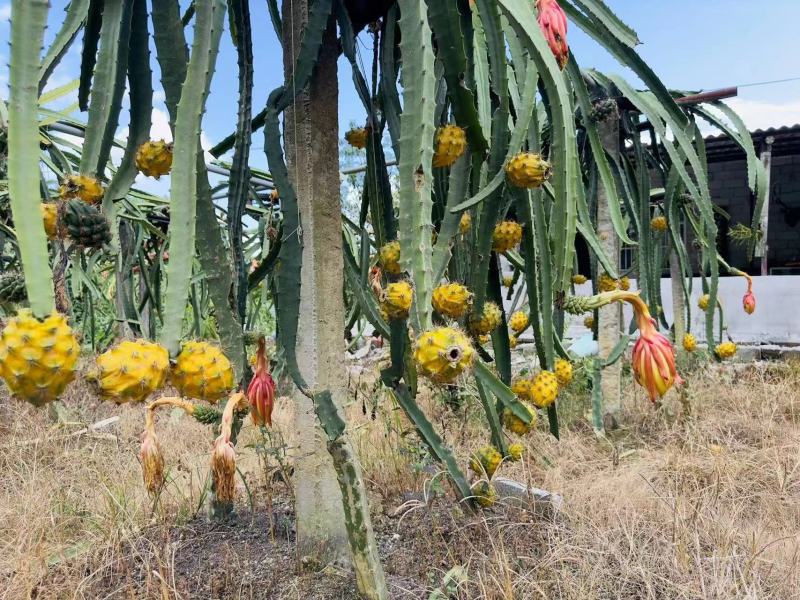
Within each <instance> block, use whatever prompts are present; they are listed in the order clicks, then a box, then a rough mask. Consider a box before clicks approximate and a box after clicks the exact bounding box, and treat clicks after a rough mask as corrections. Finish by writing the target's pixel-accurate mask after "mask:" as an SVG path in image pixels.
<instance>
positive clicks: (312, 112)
mask: <svg viewBox="0 0 800 600" xmlns="http://www.w3.org/2000/svg"><path fill="white" fill-rule="evenodd" d="M307 22H308V1H307V0H293V1H289V0H284V2H283V31H284V40H283V47H284V49H285V52H284V69H285V72H286V79H287V81H291V73H292V69H293V68H294V63H295V59H296V55H297V53H298V51H299V49H300V41H301V40H302V39H303V30H304V29H305V26H306V23H307ZM338 55H339V48H338V43H337V40H336V27H335V25H334V23H333V21H331V23H330V25H329V27H328V30H327V32H326V33H325V38H324V41H323V47H322V49H321V51H320V57H319V62H318V63H317V66H316V69H315V70H314V76H313V78H312V81H311V84H310V85H309V89H308V90H307V91H305V92H302V93H300V94H299V95H298V97H297V99H296V101H295V102H294V103H293V104H292V106H291V107H290V108H289V109H288V110H287V111H286V113H285V120H284V137H285V140H286V161H287V166H288V168H289V176H290V178H291V180H292V183H293V184H294V186H295V189H296V190H297V198H298V204H299V209H300V212H301V214H302V236H303V271H302V276H301V286H302V288H301V289H302V291H301V300H300V324H299V329H298V336H297V337H298V347H297V355H298V358H299V367H300V371H301V373H302V375H303V378H304V379H305V381H306V383H308V385H309V387H310V389H312V390H325V389H327V390H330V391H331V394H332V396H333V400H334V402H335V403H336V404H337V405H338V406H340V407H341V402H342V400H343V398H344V397H345V391H346V390H345V389H344V385H345V382H346V381H347V377H346V373H345V367H344V361H343V354H344V340H343V328H344V303H343V302H344V301H343V298H342V281H343V279H344V275H343V263H342V233H341V231H342V223H341V206H340V197H339V147H338V131H339V122H338V112H337V109H338V102H337V98H338V94H339V90H338V81H337V68H336V59H337V57H338ZM294 401H295V422H294V429H295V433H296V435H297V445H298V451H297V452H298V456H297V459H296V460H295V463H294V477H293V479H294V486H295V511H296V516H297V545H298V551H299V554H300V556H309V557H311V558H312V559H313V560H314V561H315V562H320V563H326V562H331V561H340V562H342V561H344V562H349V551H348V543H347V532H346V529H345V517H344V510H343V507H342V494H341V491H340V490H339V485H338V483H337V480H336V473H335V471H334V468H333V463H332V461H331V456H330V454H329V453H328V449H327V444H326V439H325V437H324V434H323V432H322V429H321V427H320V426H319V424H318V422H317V417H316V414H315V412H314V406H313V403H312V402H311V400H310V399H309V398H307V397H306V396H304V395H303V394H301V393H299V392H296V393H295V394H294Z"/></svg>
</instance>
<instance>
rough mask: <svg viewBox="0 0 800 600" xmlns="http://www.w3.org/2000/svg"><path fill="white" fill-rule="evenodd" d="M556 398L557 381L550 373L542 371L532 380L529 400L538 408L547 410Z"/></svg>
mask: <svg viewBox="0 0 800 600" xmlns="http://www.w3.org/2000/svg"><path fill="white" fill-rule="evenodd" d="M557 397H558V379H557V378H556V376H555V374H554V373H552V372H550V371H542V372H541V373H539V374H538V375H536V377H534V378H533V386H532V387H531V398H532V399H533V403H534V404H535V405H536V406H538V407H539V408H547V407H548V406H550V405H551V404H553V402H555V401H556V398H557Z"/></svg>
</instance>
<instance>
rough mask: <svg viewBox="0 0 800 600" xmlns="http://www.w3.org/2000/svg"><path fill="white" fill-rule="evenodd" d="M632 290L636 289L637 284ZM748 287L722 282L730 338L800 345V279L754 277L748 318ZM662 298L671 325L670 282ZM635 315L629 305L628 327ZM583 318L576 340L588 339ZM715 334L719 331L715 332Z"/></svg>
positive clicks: (697, 288) (699, 331)
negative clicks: (753, 302)
mask: <svg viewBox="0 0 800 600" xmlns="http://www.w3.org/2000/svg"><path fill="white" fill-rule="evenodd" d="M631 283H632V289H635V287H636V284H635V282H633V281H632V282H631ZM577 288H578V289H577V290H576V293H577V294H579V295H589V294H591V293H592V289H591V284H589V283H586V284H584V285H581V286H577ZM746 288H747V284H746V282H745V280H744V279H742V278H741V277H723V278H720V281H719V298H720V302H722V308H723V310H724V311H725V322H726V324H727V327H728V334H729V335H730V336H731V338H732V339H733V340H734V341H735V342H737V343H742V344H798V345H800V277H793V276H772V277H753V293H754V294H755V296H756V312H755V313H753V314H752V315H748V314H747V313H745V312H744V310H742V296H744V293H745V290H746ZM701 290H702V287H701V281H700V279H699V278H695V280H694V282H693V284H692V306H691V309H692V323H691V331H692V333H693V334H694V335H695V336H697V338H698V340H705V313H703V312H702V311H700V309H698V308H697V299H698V298H699V297H700V295H701ZM661 294H662V298H663V299H664V311H665V313H666V319H667V322H669V323H671V322H672V294H671V290H670V280H669V279H666V278H665V279H662V280H661ZM632 317H633V313H632V311H631V310H630V308H629V307H628V306H627V305H626V307H625V323H626V325H625V326H627V323H629V322H630V319H631V318H632ZM583 318H584V317H583V316H581V317H572V318H571V319H570V321H569V329H568V331H567V335H568V336H569V337H571V338H573V339H577V338H579V337H582V336H585V335H586V334H587V329H586V328H585V327H584V326H583ZM714 331H715V333H714V335H717V334H716V331H717V330H716V329H715V330H714Z"/></svg>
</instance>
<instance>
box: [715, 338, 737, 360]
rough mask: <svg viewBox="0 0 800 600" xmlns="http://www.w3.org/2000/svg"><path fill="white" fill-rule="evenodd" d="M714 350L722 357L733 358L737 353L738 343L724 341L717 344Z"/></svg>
mask: <svg viewBox="0 0 800 600" xmlns="http://www.w3.org/2000/svg"><path fill="white" fill-rule="evenodd" d="M714 352H715V353H716V355H717V356H718V357H719V358H721V359H726V358H731V357H733V356H734V355H735V354H736V344H734V343H733V342H722V343H721V344H717V347H716V348H715V349H714Z"/></svg>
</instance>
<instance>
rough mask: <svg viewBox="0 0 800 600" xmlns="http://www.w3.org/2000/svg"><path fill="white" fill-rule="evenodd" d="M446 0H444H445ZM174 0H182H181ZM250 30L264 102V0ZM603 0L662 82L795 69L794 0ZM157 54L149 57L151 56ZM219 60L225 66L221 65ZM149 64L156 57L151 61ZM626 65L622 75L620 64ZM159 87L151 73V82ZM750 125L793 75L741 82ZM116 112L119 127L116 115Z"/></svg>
mask: <svg viewBox="0 0 800 600" xmlns="http://www.w3.org/2000/svg"><path fill="white" fill-rule="evenodd" d="M445 1H446V0H445ZM51 4H52V8H51V15H50V28H49V30H48V40H47V41H48V42H49V40H51V39H52V37H53V36H54V35H55V30H56V28H57V27H58V25H59V24H60V22H61V19H62V15H63V12H62V11H63V9H64V7H65V6H66V4H67V2H66V0H52V1H51ZM182 4H183V5H186V4H188V2H187V1H186V0H182ZM250 4H251V10H252V17H253V24H254V30H255V36H254V37H255V48H254V50H255V109H256V110H258V109H259V108H260V107H261V106H263V105H264V104H265V102H266V98H267V95H268V94H269V92H270V90H272V89H273V88H274V87H276V86H277V85H279V84H280V83H281V81H282V62H281V51H280V46H279V45H278V42H277V39H276V37H275V34H274V32H273V30H272V26H271V23H270V20H269V17H268V14H267V11H266V2H264V1H263V0H254V1H252V2H251V3H250ZM608 4H609V5H610V6H611V8H612V9H613V10H614V11H615V12H616V13H617V14H618V15H620V16H621V17H622V18H623V19H624V20H625V21H626V22H627V23H628V24H629V25H631V26H632V27H633V28H634V29H635V30H636V31H637V33H638V34H639V38H640V39H641V40H642V42H643V44H642V45H641V46H639V52H640V54H641V55H642V56H643V58H644V59H645V60H646V61H647V62H648V63H649V64H650V65H651V66H652V67H653V69H654V70H655V72H656V73H657V74H658V75H659V76H660V77H661V78H662V80H663V81H664V82H665V83H666V84H667V86H668V87H672V88H680V89H698V90H699V89H714V88H719V87H725V86H729V85H736V84H746V83H755V82H763V81H771V80H778V79H785V78H791V77H800V61H798V60H797V57H798V56H800V36H797V35H796V27H797V23H798V21H800V0H761V1H759V2H753V1H752V0H747V1H745V0H693V1H692V0H672V1H670V2H663V1H662V2H656V1H652V0H651V1H642V0H608ZM9 14H10V2H9V1H8V0H0V95H2V96H3V97H5V96H6V95H7V90H6V83H7V62H8V45H7V43H6V42H7V41H8V37H9V25H8V23H9ZM568 37H569V42H570V46H571V48H572V50H573V52H574V53H575V55H576V57H577V59H578V62H579V63H580V64H581V65H582V66H584V67H594V68H597V69H599V70H601V71H607V72H623V71H622V69H621V67H620V66H619V65H618V64H617V63H616V62H615V61H614V59H613V58H611V57H610V56H609V55H607V54H606V53H605V52H604V51H603V50H601V49H600V48H599V47H598V46H597V45H596V44H595V43H594V42H593V41H591V40H590V39H589V38H587V37H586V36H584V35H583V34H582V32H580V30H578V29H577V27H571V28H570V31H569V36H568ZM371 44H372V40H371V38H370V37H369V36H367V35H362V36H361V38H360V54H361V57H362V60H363V65H364V67H365V68H367V69H368V68H369V63H370V61H371V56H372V51H371ZM79 61H80V42H79V41H78V42H76V44H75V45H74V46H73V48H72V50H71V51H70V53H69V54H68V55H67V56H66V57H65V59H64V61H63V64H62V65H61V66H60V67H59V68H58V69H57V71H56V72H55V73H54V75H53V78H52V84H53V85H61V84H64V83H66V82H68V81H69V80H70V79H74V78H75V77H77V74H78V65H79ZM154 62H155V61H154ZM219 65H225V66H226V67H225V68H219ZM235 65H236V54H235V50H234V49H233V47H232V45H231V43H230V38H229V37H228V36H227V33H226V35H225V37H223V44H222V49H221V52H220V55H219V58H218V69H217V73H216V76H215V78H214V83H213V87H212V93H211V96H210V98H209V104H208V112H207V118H206V119H205V123H204V138H205V140H206V143H214V142H216V141H218V140H219V139H221V138H222V137H224V136H225V135H227V134H228V133H230V131H232V129H233V128H234V124H235V117H236V96H237V73H236V66H235ZM156 66H157V65H156ZM627 75H629V76H630V74H629V73H628V74H627ZM155 86H156V88H157V89H159V88H160V85H159V83H158V81H156V82H155ZM731 104H732V105H733V106H734V107H735V108H736V109H737V110H738V111H740V113H741V114H742V116H743V117H744V118H745V121H746V122H747V123H748V125H749V126H751V127H752V128H759V127H768V126H780V125H789V124H794V123H800V81H795V82H791V83H782V84H773V85H764V86H754V87H745V88H742V89H741V90H740V96H739V98H738V99H736V100H734V101H732V103H731ZM157 109H158V110H157V113H156V114H155V115H154V120H155V121H156V125H155V127H154V130H155V131H154V133H160V132H162V131H163V129H164V128H165V127H166V120H165V118H164V116H165V115H164V112H163V105H160V106H157ZM339 112H340V120H341V126H342V129H343V130H344V129H345V128H346V127H347V125H348V124H349V123H350V122H351V121H355V122H359V123H360V122H362V121H363V119H364V113H363V109H362V107H361V104H360V102H359V101H358V99H357V97H356V95H355V93H354V92H353V87H352V82H351V78H350V67H349V65H348V64H347V63H346V61H340V110H339ZM125 118H126V116H125V115H124V114H123V123H122V125H123V127H124V119H125ZM262 148H263V139H262V137H261V134H260V133H259V134H256V136H255V138H254V161H253V162H254V164H255V165H259V166H263V164H264V160H263V158H262V156H263V155H261V153H260V151H261V149H262Z"/></svg>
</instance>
